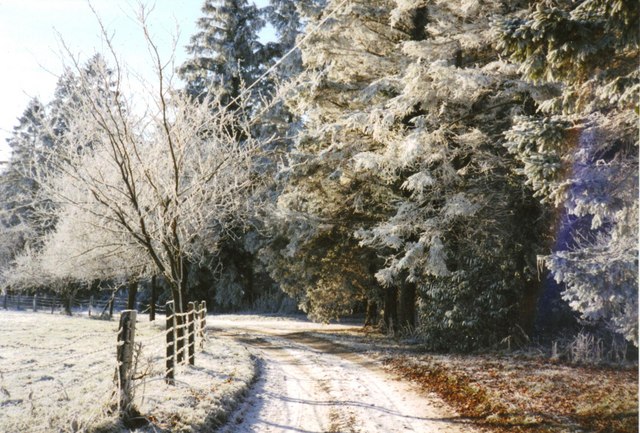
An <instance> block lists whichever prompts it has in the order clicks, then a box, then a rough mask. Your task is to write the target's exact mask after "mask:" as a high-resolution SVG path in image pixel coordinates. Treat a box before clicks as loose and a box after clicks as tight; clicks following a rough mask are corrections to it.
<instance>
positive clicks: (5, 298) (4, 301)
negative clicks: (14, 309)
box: [2, 292, 9, 310]
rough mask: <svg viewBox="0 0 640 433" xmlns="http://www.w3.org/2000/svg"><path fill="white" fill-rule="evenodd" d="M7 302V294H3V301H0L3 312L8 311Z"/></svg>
mask: <svg viewBox="0 0 640 433" xmlns="http://www.w3.org/2000/svg"><path fill="white" fill-rule="evenodd" d="M8 301H9V294H8V293H7V292H4V300H3V301H2V306H3V307H4V309H5V310H8V309H9V308H8V304H7V302H8Z"/></svg>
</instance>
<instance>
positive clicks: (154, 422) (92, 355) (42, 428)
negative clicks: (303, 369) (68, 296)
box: [0, 312, 255, 433]
mask: <svg viewBox="0 0 640 433" xmlns="http://www.w3.org/2000/svg"><path fill="white" fill-rule="evenodd" d="M161 324H162V321H159V322H158V324H157V325H154V324H152V323H150V322H148V321H146V318H145V317H144V316H142V318H141V319H140V320H139V321H138V323H137V329H136V342H137V343H142V346H141V347H142V349H141V350H140V351H139V352H138V353H139V356H138V361H137V371H136V376H139V377H141V378H139V379H138V380H136V382H135V398H134V403H135V405H136V407H137V408H138V410H139V411H140V412H141V414H142V415H143V416H144V417H145V418H146V419H147V420H148V421H149V425H148V426H147V427H143V428H140V429H138V430H136V431H137V432H197V431H201V430H205V429H209V428H211V427H213V426H216V425H219V424H220V423H221V422H222V421H223V420H224V419H225V416H226V413H228V411H229V410H230V409H231V408H232V407H233V406H234V405H235V402H236V400H237V399H238V398H239V397H240V396H241V395H242V393H244V391H245V390H246V389H247V387H248V385H249V383H251V382H252V381H253V379H254V376H255V369H254V363H253V360H252V359H251V356H250V354H249V353H248V352H247V351H246V350H245V349H243V348H242V347H240V346H238V345H236V344H234V343H233V342H231V341H229V340H220V339H215V338H213V337H214V336H212V337H211V338H210V339H209V341H207V342H206V344H205V349H204V351H203V352H198V353H196V365H195V366H194V367H186V366H180V367H178V371H177V373H176V379H177V380H176V382H177V383H176V386H169V385H166V384H165V382H164V380H163V377H164V371H163V368H164V356H163V352H164V330H163V329H162V328H161V327H160V325H161ZM116 332H117V322H116V321H112V322H108V321H102V320H90V319H87V318H77V317H76V318H70V317H63V316H58V315H49V314H27V313H13V312H3V313H2V314H0V410H1V411H2V417H0V431H2V432H6V433H18V432H27V431H28V432H32V433H37V432H52V431H55V432H62V433H64V432H126V431H129V430H128V429H126V428H125V427H124V426H123V425H122V423H121V422H120V421H119V419H118V414H117V410H116V409H117V399H118V394H117V392H116V383H115V370H116V356H115V354H116Z"/></svg>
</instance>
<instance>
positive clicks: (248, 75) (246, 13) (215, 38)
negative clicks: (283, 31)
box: [178, 0, 264, 104]
mask: <svg viewBox="0 0 640 433" xmlns="http://www.w3.org/2000/svg"><path fill="white" fill-rule="evenodd" d="M263 25H264V22H263V20H262V18H261V16H260V13H259V10H258V9H257V8H256V6H255V5H253V4H251V5H250V4H249V3H248V2H247V0H205V2H204V5H203V6H202V16H201V17H200V18H199V19H198V21H197V27H198V29H199V30H198V32H197V33H196V34H195V35H193V36H192V37H191V43H190V44H189V45H188V46H187V52H189V54H191V56H192V57H191V58H190V59H189V60H187V61H186V62H185V63H184V64H183V65H182V66H181V67H180V68H179V70H178V73H179V74H180V76H181V77H182V78H183V79H184V80H185V81H186V90H187V92H188V93H189V94H190V95H192V96H194V97H197V98H202V97H203V96H205V95H206V94H208V93H209V92H211V91H213V92H215V94H216V95H217V96H219V97H220V98H221V101H222V102H223V104H229V103H231V102H232V101H233V99H234V98H236V97H237V96H238V95H239V94H240V92H241V90H242V88H243V87H245V86H248V85H250V84H252V83H253V82H254V80H255V79H256V78H257V77H258V76H259V75H260V71H261V65H262V63H261V59H260V52H261V49H262V45H261V44H260V43H259V42H258V32H259V31H260V29H261V28H262V26H263Z"/></svg>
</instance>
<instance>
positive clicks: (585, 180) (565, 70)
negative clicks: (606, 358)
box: [498, 0, 640, 345]
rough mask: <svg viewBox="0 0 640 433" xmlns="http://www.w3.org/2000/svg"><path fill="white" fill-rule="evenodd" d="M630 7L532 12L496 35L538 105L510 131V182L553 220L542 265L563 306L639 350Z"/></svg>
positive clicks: (618, 3) (610, 1)
mask: <svg viewBox="0 0 640 433" xmlns="http://www.w3.org/2000/svg"><path fill="white" fill-rule="evenodd" d="M639 16H640V9H639V8H638V5H637V3H636V2H633V1H627V0H584V1H577V2H573V1H571V2H570V1H562V0H558V1H551V2H537V3H536V4H534V5H532V6H531V8H530V9H529V10H528V11H526V13H525V14H523V16H522V17H520V18H517V19H509V20H505V21H502V22H501V23H500V25H499V26H498V30H499V33H500V37H501V42H500V49H501V50H502V51H503V52H504V53H505V54H507V55H510V56H511V58H512V59H513V60H514V61H517V62H519V64H520V71H521V72H522V74H523V75H524V77H525V78H526V79H528V80H530V82H529V92H530V94H531V96H532V97H533V98H534V99H535V100H536V103H537V105H538V107H539V109H538V111H537V112H536V113H529V115H528V116H521V117H518V118H517V119H516V121H515V124H514V126H513V127H512V129H511V130H510V131H509V132H508V133H507V138H508V143H507V146H508V149H509V151H510V152H511V153H513V154H514V155H515V156H516V157H517V158H518V159H519V160H520V161H521V164H522V165H521V167H520V168H519V172H520V173H521V174H522V175H524V176H525V178H526V181H527V183H528V184H529V185H531V187H532V188H533V189H534V190H535V192H536V195H537V196H538V197H539V198H540V200H541V201H542V202H544V203H547V204H549V205H550V206H554V207H556V208H558V209H560V210H561V212H562V213H563V217H562V218H561V219H560V220H559V221H558V224H557V227H556V232H557V235H558V236H559V237H560V238H561V239H559V241H558V242H557V243H556V246H555V247H554V248H553V250H552V251H551V252H550V254H548V251H545V252H541V253H542V254H545V255H544V257H543V259H544V262H545V263H546V265H547V266H548V268H549V269H550V270H551V272H552V274H553V276H554V278H555V280H556V281H557V282H558V283H563V284H564V287H565V288H564V291H563V294H562V296H563V298H564V299H565V300H566V301H567V302H568V303H569V305H571V307H572V308H573V309H575V310H576V311H578V312H579V313H581V314H582V317H583V318H584V319H586V320H587V321H589V322H591V323H597V322H598V321H605V322H606V323H608V324H609V325H610V326H611V328H612V329H614V330H615V331H617V332H619V333H620V334H622V335H624V336H625V337H626V338H627V339H628V340H629V341H632V342H633V343H634V344H636V345H637V344H638V115H637V113H638V111H637V110H638V90H639V89H640V82H639V78H640V73H639V72H638V55H639V54H640V51H639V49H638V38H639V35H638V26H639Z"/></svg>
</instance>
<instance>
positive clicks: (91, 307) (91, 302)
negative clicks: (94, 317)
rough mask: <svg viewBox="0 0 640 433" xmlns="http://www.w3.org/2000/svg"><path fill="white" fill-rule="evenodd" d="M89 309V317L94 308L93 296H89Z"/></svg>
mask: <svg viewBox="0 0 640 433" xmlns="http://www.w3.org/2000/svg"><path fill="white" fill-rule="evenodd" d="M88 310H89V317H91V313H92V310H93V296H90V297H89V309H88Z"/></svg>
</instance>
